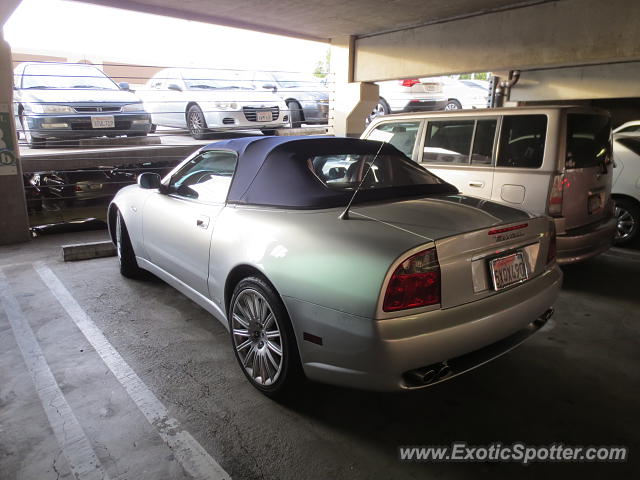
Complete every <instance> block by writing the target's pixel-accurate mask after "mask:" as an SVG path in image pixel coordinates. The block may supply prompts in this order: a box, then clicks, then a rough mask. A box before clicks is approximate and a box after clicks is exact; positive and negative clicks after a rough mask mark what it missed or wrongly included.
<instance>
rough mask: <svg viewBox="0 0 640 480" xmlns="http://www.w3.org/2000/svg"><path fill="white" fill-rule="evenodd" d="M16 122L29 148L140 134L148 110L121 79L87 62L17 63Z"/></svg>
mask: <svg viewBox="0 0 640 480" xmlns="http://www.w3.org/2000/svg"><path fill="white" fill-rule="evenodd" d="M14 97H15V99H14V100H15V101H14V114H15V116H16V125H17V126H18V129H19V130H20V131H21V132H22V134H23V135H24V138H25V139H26V141H27V143H28V145H29V146H30V147H31V148H41V147H44V146H45V145H46V143H47V140H52V139H53V140H67V139H79V138H91V137H102V136H110V137H115V136H118V135H127V136H144V135H146V134H147V133H149V130H150V129H151V120H150V117H149V114H148V113H147V112H146V111H145V110H144V108H143V105H142V102H141V101H140V99H139V98H138V97H137V96H136V95H135V94H133V93H132V92H130V91H128V85H127V84H126V83H123V84H120V85H118V84H116V83H115V82H114V81H113V80H111V79H110V78H109V77H108V76H106V75H105V74H104V73H103V72H102V71H101V70H99V69H98V68H96V67H94V66H92V65H79V64H62V63H34V62H28V63H21V64H20V65H18V66H17V67H16V69H15V70H14Z"/></svg>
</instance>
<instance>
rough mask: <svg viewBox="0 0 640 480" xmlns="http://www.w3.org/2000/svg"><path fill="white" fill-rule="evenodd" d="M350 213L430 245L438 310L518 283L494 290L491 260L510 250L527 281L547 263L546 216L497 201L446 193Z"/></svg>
mask: <svg viewBox="0 0 640 480" xmlns="http://www.w3.org/2000/svg"><path fill="white" fill-rule="evenodd" d="M352 213H353V214H354V215H356V216H361V217H365V218H369V219H371V220H376V221H379V222H382V223H385V224H387V225H389V226H391V227H394V228H397V229H400V230H404V231H406V232H407V233H409V234H413V235H417V236H419V237H422V238H423V239H424V240H425V243H426V242H427V241H429V240H432V241H433V242H434V243H435V246H436V251H437V255H438V262H439V264H440V272H441V285H442V292H441V307H442V308H451V307H455V306H457V305H462V304H465V303H469V302H473V301H475V300H479V299H482V298H485V297H487V296H490V295H494V294H498V293H500V292H502V291H504V290H508V289H509V288H513V287H514V286H516V285H517V284H518V283H520V282H518V281H514V283H513V285H508V286H506V288H504V290H503V289H500V290H498V289H496V288H495V285H494V283H493V280H492V278H493V277H492V266H491V261H492V260H495V259H499V258H504V257H509V256H510V255H514V254H515V255H516V258H515V260H514V261H517V262H518V264H519V265H520V267H521V268H526V279H530V278H532V277H534V276H536V275H538V274H540V273H542V271H543V270H544V268H545V265H546V264H547V250H548V248H549V241H550V240H549V239H550V230H549V220H548V219H546V218H544V217H534V216H532V215H530V214H528V213H526V212H524V211H521V210H517V209H514V208H511V207H508V206H505V205H501V204H498V203H494V202H490V201H486V200H481V199H478V198H473V197H466V196H463V195H449V196H440V197H431V198H421V199H413V200H404V201H398V202H393V203H385V204H378V205H367V206H357V207H354V208H353V209H352ZM507 261H509V260H507ZM514 280H516V279H515V278H514ZM525 281H526V280H525ZM507 283H508V282H507Z"/></svg>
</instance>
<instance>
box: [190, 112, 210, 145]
mask: <svg viewBox="0 0 640 480" xmlns="http://www.w3.org/2000/svg"><path fill="white" fill-rule="evenodd" d="M187 127H188V128H189V133H190V134H191V136H192V137H193V138H195V139H196V140H204V139H205V138H206V134H207V121H206V120H205V118H204V113H202V109H201V108H200V107H199V106H198V105H191V107H189V110H187Z"/></svg>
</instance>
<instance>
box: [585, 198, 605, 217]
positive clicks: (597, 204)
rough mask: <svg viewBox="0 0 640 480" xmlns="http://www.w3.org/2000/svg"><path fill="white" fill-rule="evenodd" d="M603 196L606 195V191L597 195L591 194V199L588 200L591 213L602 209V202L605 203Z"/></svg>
mask: <svg viewBox="0 0 640 480" xmlns="http://www.w3.org/2000/svg"><path fill="white" fill-rule="evenodd" d="M603 197H604V193H596V194H595V195H589V200H588V202H589V203H588V208H589V215H591V214H593V213H598V212H600V210H602V204H603V203H604V202H603V201H602V200H603Z"/></svg>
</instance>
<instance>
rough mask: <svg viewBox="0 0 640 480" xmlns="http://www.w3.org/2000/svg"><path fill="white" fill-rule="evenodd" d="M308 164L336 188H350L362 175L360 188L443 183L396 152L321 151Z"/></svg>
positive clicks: (320, 177) (356, 185)
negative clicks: (327, 153) (330, 152)
mask: <svg viewBox="0 0 640 480" xmlns="http://www.w3.org/2000/svg"><path fill="white" fill-rule="evenodd" d="M372 161H373V163H371V162H372ZM370 164H371V170H370V171H369V165H370ZM309 167H310V169H311V170H312V171H313V173H314V174H315V175H316V177H318V178H319V179H320V181H321V182H322V183H324V184H325V185H326V186H327V187H329V188H331V189H335V190H353V189H355V188H357V187H358V185H360V182H361V181H362V179H363V178H364V182H362V186H361V187H360V188H362V189H378V188H389V187H404V186H409V185H433V184H441V183H444V182H443V181H442V180H440V179H439V178H438V177H436V176H435V175H433V174H431V173H429V172H428V171H427V170H425V169H424V168H422V167H421V166H419V165H417V164H416V163H414V162H412V161H411V160H409V159H407V158H404V157H400V156H396V155H377V156H376V155H371V154H368V155H361V154H342V155H321V156H316V157H312V158H311V159H310V160H309Z"/></svg>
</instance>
